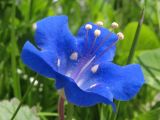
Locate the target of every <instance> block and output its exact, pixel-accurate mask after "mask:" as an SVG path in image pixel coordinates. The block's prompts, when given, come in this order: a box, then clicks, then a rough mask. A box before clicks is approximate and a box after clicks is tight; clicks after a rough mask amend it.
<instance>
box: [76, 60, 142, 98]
mask: <svg viewBox="0 0 160 120" xmlns="http://www.w3.org/2000/svg"><path fill="white" fill-rule="evenodd" d="M83 77H84V78H83ZM81 79H82V80H81ZM77 84H78V85H79V86H80V87H81V88H82V89H88V88H91V87H92V86H94V85H99V84H100V85H103V87H106V88H108V91H110V92H111V93H112V94H113V97H114V98H115V99H117V100H124V101H125V100H129V99H131V98H132V97H134V96H135V95H136V94H137V93H138V91H139V90H140V88H141V87H142V85H143V84H144V77H143V74H142V70H141V68H140V66H139V65H137V64H132V65H127V66H124V67H121V66H118V65H116V64H113V63H110V62H109V63H101V64H100V65H99V68H98V70H97V72H96V73H92V72H91V71H90V69H89V70H88V72H85V73H84V75H82V78H80V80H79V81H78V83H77ZM98 87H99V86H97V89H98ZM101 87H102V86H101ZM99 89H102V88H99ZM99 94H101V92H100V93H99Z"/></svg>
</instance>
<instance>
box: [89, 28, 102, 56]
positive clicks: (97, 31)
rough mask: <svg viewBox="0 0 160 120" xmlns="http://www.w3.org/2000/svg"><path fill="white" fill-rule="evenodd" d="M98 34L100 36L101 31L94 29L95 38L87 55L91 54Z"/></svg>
mask: <svg viewBox="0 0 160 120" xmlns="http://www.w3.org/2000/svg"><path fill="white" fill-rule="evenodd" d="M100 34H101V31H100V30H98V29H96V30H95V31H94V35H95V38H94V40H93V42H92V45H91V49H90V51H89V53H90V52H92V49H93V48H94V45H95V43H96V39H97V37H98V36H100Z"/></svg>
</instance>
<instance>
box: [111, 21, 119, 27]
mask: <svg viewBox="0 0 160 120" xmlns="http://www.w3.org/2000/svg"><path fill="white" fill-rule="evenodd" d="M118 27H119V25H118V23H116V22H113V23H112V24H111V28H112V29H116V28H118Z"/></svg>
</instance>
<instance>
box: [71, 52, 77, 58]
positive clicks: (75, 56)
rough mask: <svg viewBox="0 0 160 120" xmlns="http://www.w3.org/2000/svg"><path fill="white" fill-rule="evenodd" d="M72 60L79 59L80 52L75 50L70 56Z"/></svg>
mask: <svg viewBox="0 0 160 120" xmlns="http://www.w3.org/2000/svg"><path fill="white" fill-rule="evenodd" d="M70 59H71V60H77V59H78V53H77V52H73V53H72V54H71V56H70Z"/></svg>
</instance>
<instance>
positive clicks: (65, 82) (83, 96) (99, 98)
mask: <svg viewBox="0 0 160 120" xmlns="http://www.w3.org/2000/svg"><path fill="white" fill-rule="evenodd" d="M56 81H58V83H56V87H57V88H58V87H59V89H60V86H61V87H62V86H63V88H64V91H65V96H66V99H67V101H69V102H71V103H73V104H75V105H77V106H84V107H87V106H92V105H95V104H97V103H105V104H109V105H112V107H113V109H114V110H115V104H114V103H113V96H112V95H111V93H110V92H109V91H106V90H104V89H103V88H102V89H103V90H104V91H103V90H97V88H96V87H95V88H92V89H88V90H82V89H81V88H80V87H79V86H78V85H77V84H76V83H75V81H74V80H73V79H71V78H69V77H66V76H63V75H62V76H61V77H60V79H59V80H56ZM105 92H106V93H105ZM97 93H98V94H97ZM100 93H101V94H100Z"/></svg>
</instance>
